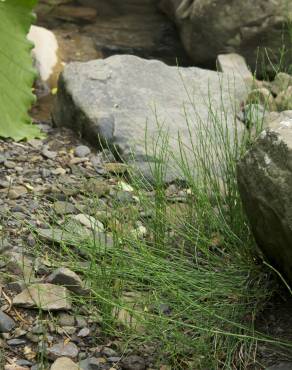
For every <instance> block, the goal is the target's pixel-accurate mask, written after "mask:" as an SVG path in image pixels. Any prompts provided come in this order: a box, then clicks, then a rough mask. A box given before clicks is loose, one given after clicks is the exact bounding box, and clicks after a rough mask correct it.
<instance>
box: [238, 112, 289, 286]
mask: <svg viewBox="0 0 292 370" xmlns="http://www.w3.org/2000/svg"><path fill="white" fill-rule="evenodd" d="M267 124H268V127H267V128H266V129H265V130H264V131H263V132H262V133H261V134H260V135H259V137H258V139H257V140H256V142H255V143H254V144H253V146H252V147H251V149H250V150H249V151H248V152H247V153H246V155H245V156H244V158H243V159H242V160H241V161H240V163H239V164H238V185H239V190H240V194H241V198H242V201H243V205H244V207H245V210H246V213H247V216H248V219H249V221H250V225H251V228H252V231H253V233H254V236H255V239H256V241H257V244H258V245H259V247H260V248H261V249H262V251H263V252H264V254H265V255H266V257H267V258H268V260H269V261H270V263H271V264H272V266H274V267H275V268H276V269H278V270H279V272H280V273H281V274H282V275H283V276H284V277H285V278H286V279H288V281H289V282H290V283H292V191H291V189H292V111H286V112H282V113H280V114H279V113H278V114H277V113H276V114H275V113H272V114H271V115H270V117H269V122H268V123H267Z"/></svg>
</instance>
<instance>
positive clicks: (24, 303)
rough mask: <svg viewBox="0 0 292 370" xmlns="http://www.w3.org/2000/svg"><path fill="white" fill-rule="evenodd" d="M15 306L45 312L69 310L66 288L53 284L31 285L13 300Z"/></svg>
mask: <svg viewBox="0 0 292 370" xmlns="http://www.w3.org/2000/svg"><path fill="white" fill-rule="evenodd" d="M13 304H14V305H15V306H20V307H26V308H40V309H42V310H45V311H58V310H70V309H71V301H70V297H69V292H68V290H67V289H66V288H64V287H62V286H58V285H53V284H33V285H31V286H29V287H27V288H26V289H24V290H23V291H22V292H21V293H19V294H17V295H16V296H15V297H14V298H13Z"/></svg>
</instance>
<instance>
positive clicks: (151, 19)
mask: <svg viewBox="0 0 292 370" xmlns="http://www.w3.org/2000/svg"><path fill="white" fill-rule="evenodd" d="M36 13H37V25H39V26H43V27H46V28H48V29H50V30H52V31H53V32H54V33H55V35H56V36H57V39H58V43H59V46H60V57H61V59H62V61H64V62H65V63H69V62H71V61H88V60H92V59H98V58H106V57H108V56H110V55H114V54H133V55H137V56H140V57H143V58H146V59H158V60H161V61H163V62H165V63H166V64H169V65H177V64H178V65H180V66H188V65H190V64H191V61H190V59H189V58H188V56H187V55H186V53H185V51H184V48H183V46H182V43H181V41H180V39H179V36H178V32H177V30H176V28H175V25H174V24H173V23H172V22H171V21H170V20H169V19H168V18H167V17H166V16H165V15H164V14H163V13H162V12H161V11H160V10H159V8H158V5H157V0H123V1H121V0H82V1H81V0H80V1H74V0H73V1H70V0H40V2H39V5H38V7H37V9H36ZM52 99H53V97H52V96H51V95H48V96H45V97H41V98H40V97H39V99H38V102H37V104H36V105H35V106H34V108H33V110H32V115H33V116H34V118H35V119H37V120H41V121H47V120H49V117H50V111H51V107H52Z"/></svg>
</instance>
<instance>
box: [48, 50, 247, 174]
mask: <svg viewBox="0 0 292 370" xmlns="http://www.w3.org/2000/svg"><path fill="white" fill-rule="evenodd" d="M247 90H248V87H247V84H246V83H245V82H244V81H243V79H242V78H241V77H239V76H237V75H236V76H231V75H230V74H227V73H226V74H225V73H220V72H214V71H208V70H203V69H200V68H195V67H192V68H177V67H169V66H167V65H165V64H164V63H162V62H159V61H155V60H144V59H141V58H138V57H135V56H129V55H116V56H112V57H110V58H107V59H104V60H94V61H90V62H87V63H71V64H68V65H67V66H66V67H65V70H64V72H63V73H62V75H61V78H60V81H59V88H58V97H57V101H56V104H55V107H54V111H53V119H54V122H55V124H56V125H57V126H62V125H65V126H68V127H70V128H72V129H73V130H75V132H77V133H79V134H81V135H82V136H83V137H84V138H85V139H87V140H88V141H90V142H91V143H92V144H93V145H95V146H100V145H101V144H102V145H103V146H106V145H108V146H109V147H110V148H111V149H112V150H114V151H115V152H116V153H119V154H121V156H122V158H123V159H125V160H128V161H129V160H132V162H133V163H134V165H137V166H138V168H139V169H141V170H142V172H143V173H144V174H145V175H146V176H148V175H149V166H148V162H149V161H150V162H155V161H157V158H155V153H154V152H153V150H152V147H153V144H154V143H155V142H156V141H157V140H158V139H159V137H161V132H163V133H164V134H165V133H167V135H168V137H169V146H170V152H171V154H173V155H174V156H176V157H179V155H180V145H179V142H178V137H179V138H180V140H181V142H182V143H183V147H184V148H185V150H186V151H187V152H188V151H189V148H190V147H191V145H192V143H191V140H190V132H191V133H192V139H193V142H194V144H195V145H196V144H197V143H198V142H199V141H201V138H200V135H199V128H198V127H199V126H200V125H204V126H205V127H207V126H208V131H210V135H214V137H215V136H219V135H218V122H223V126H224V127H225V126H227V127H228V129H229V131H230V132H229V134H230V136H231V137H232V135H233V133H234V122H235V116H236V113H237V110H238V107H239V104H240V103H241V102H242V101H244V100H245V99H246V97H247ZM186 117H187V118H186ZM187 121H188V122H189V125H188V123H187ZM238 125H239V124H238ZM146 127H147V135H146V137H147V146H148V150H146V149H145V131H146ZM215 127H217V132H216V129H215ZM240 129H241V128H240V127H238V130H239V131H240ZM231 142H232V140H231ZM208 145H209V146H210V148H211V147H212V146H213V144H212V142H211V139H210V143H209V144H208ZM210 148H206V150H208V149H210ZM133 156H134V160H133ZM187 157H188V158H189V159H191V157H190V154H189V153H188V154H187ZM175 162H176V161H175V160H174V159H173V158H172V155H171V158H169V168H168V170H167V178H168V179H169V180H172V179H174V178H177V177H181V176H180V175H181V174H179V173H178V172H179V171H178V170H177V169H176V168H175V166H174V163H175Z"/></svg>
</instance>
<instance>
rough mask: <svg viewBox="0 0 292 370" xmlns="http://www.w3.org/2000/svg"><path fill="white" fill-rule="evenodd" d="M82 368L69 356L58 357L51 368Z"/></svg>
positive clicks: (54, 369)
mask: <svg viewBox="0 0 292 370" xmlns="http://www.w3.org/2000/svg"><path fill="white" fill-rule="evenodd" d="M80 369H81V368H80V367H79V366H78V365H77V364H76V363H75V362H73V361H72V360H71V359H70V358H68V357H60V358H58V359H57V360H56V361H55V362H54V363H53V365H52V366H51V370H80Z"/></svg>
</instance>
